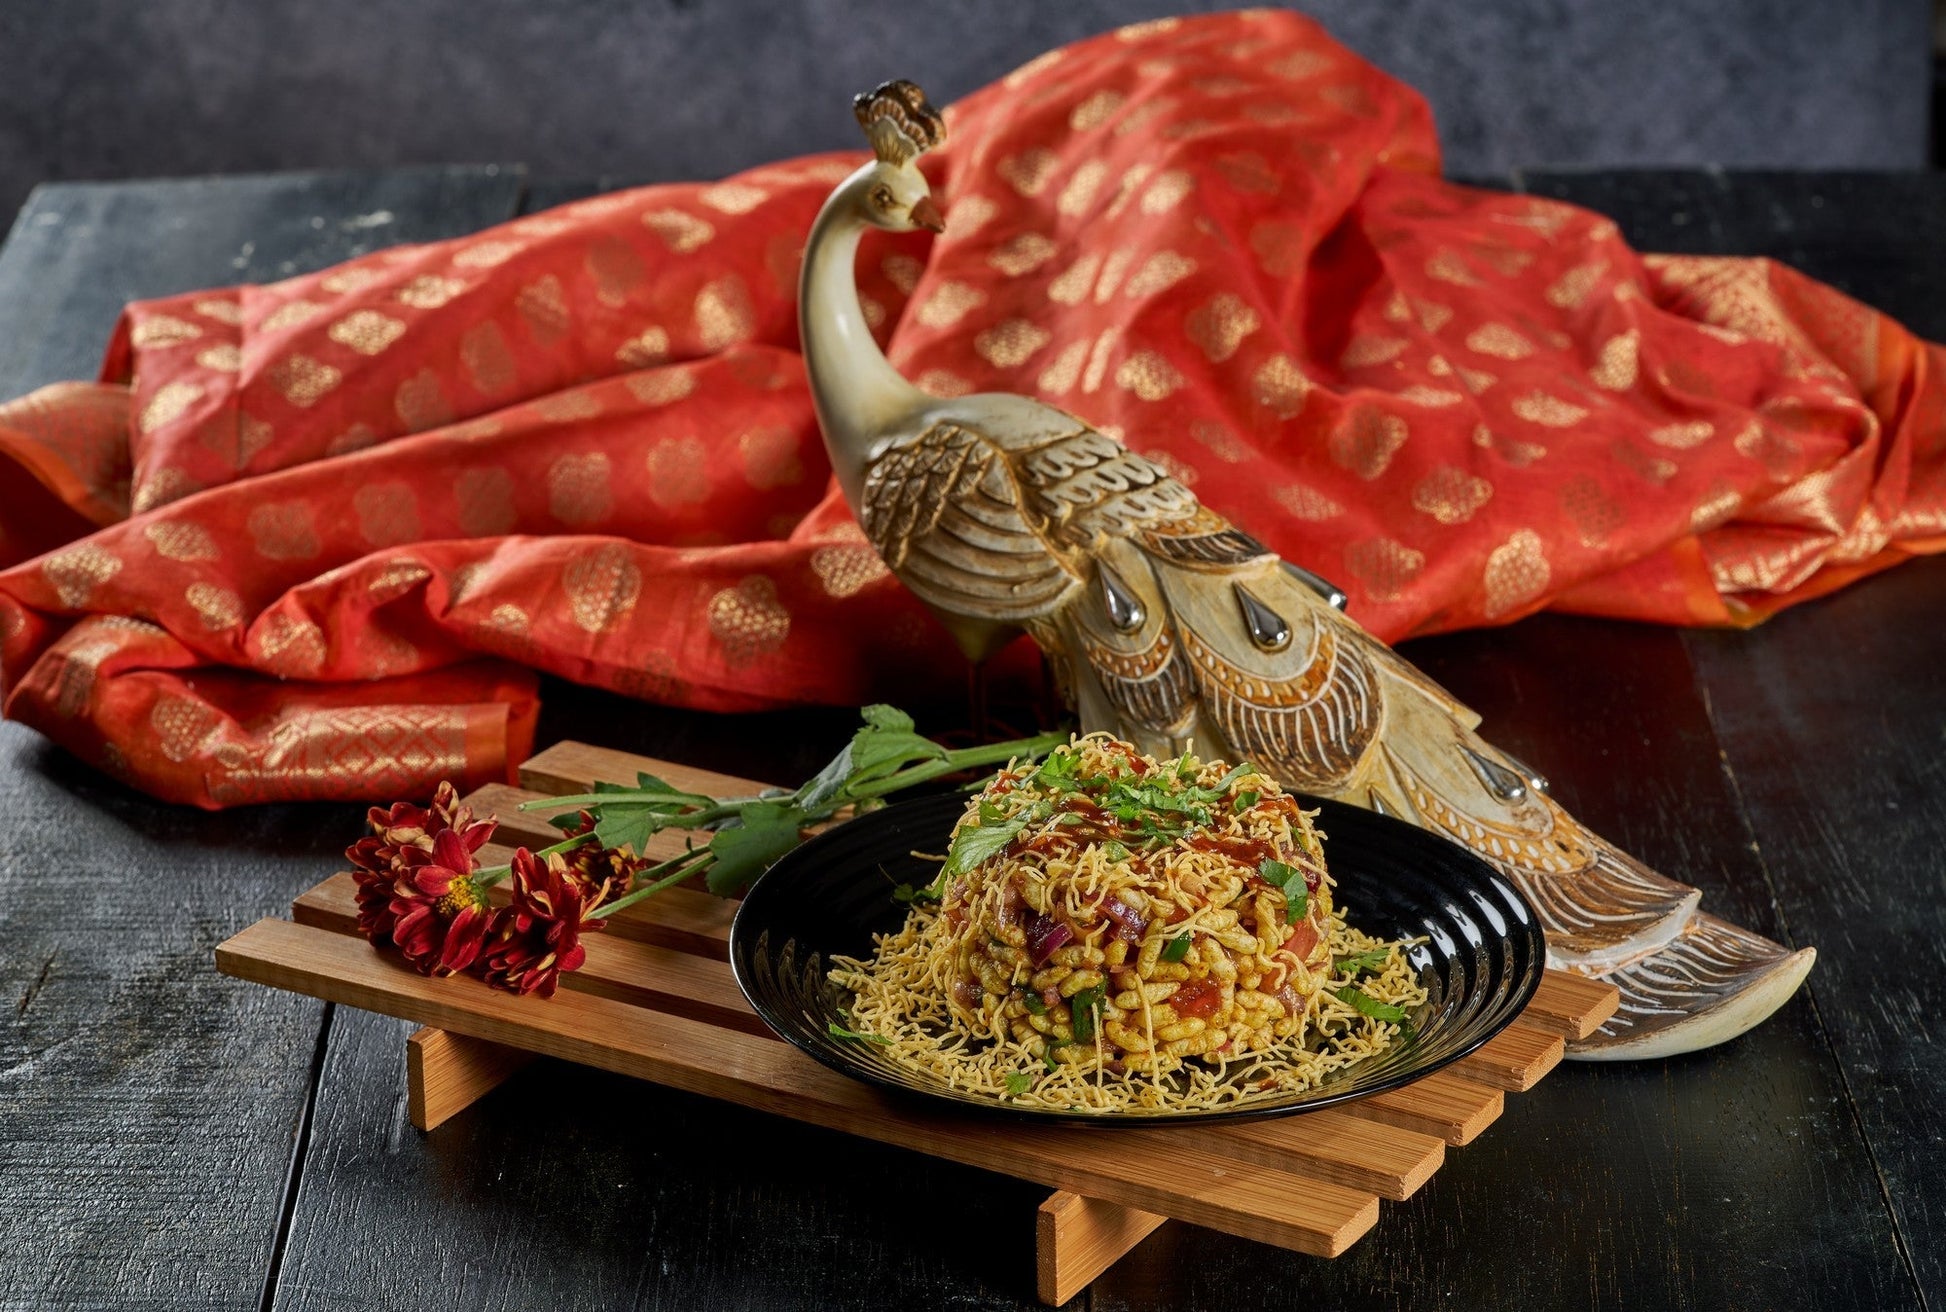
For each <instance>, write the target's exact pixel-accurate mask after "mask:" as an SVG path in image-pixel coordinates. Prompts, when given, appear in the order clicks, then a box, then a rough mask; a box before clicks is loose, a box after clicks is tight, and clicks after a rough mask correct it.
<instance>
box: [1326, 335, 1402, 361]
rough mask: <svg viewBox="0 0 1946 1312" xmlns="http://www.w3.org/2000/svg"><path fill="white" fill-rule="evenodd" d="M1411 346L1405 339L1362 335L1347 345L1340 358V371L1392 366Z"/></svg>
mask: <svg viewBox="0 0 1946 1312" xmlns="http://www.w3.org/2000/svg"><path fill="white" fill-rule="evenodd" d="M1408 345H1410V343H1408V342H1407V341H1406V340H1405V338H1403V337H1386V336H1383V335H1381V334H1379V333H1360V334H1358V335H1357V336H1356V337H1354V338H1352V339H1351V340H1350V341H1349V342H1347V343H1345V353H1344V354H1343V355H1341V356H1339V357H1338V367H1339V368H1340V369H1369V368H1371V367H1372V366H1374V365H1381V364H1390V363H1391V362H1392V361H1394V360H1396V359H1398V358H1399V356H1400V355H1401V354H1402V353H1403V352H1404V351H1405V348H1406V347H1407V346H1408Z"/></svg>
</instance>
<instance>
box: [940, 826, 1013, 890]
mask: <svg viewBox="0 0 1946 1312" xmlns="http://www.w3.org/2000/svg"><path fill="white" fill-rule="evenodd" d="M1026 827H1027V817H1026V816H1024V815H1022V816H1015V817H1014V818H1013V819H1011V820H1002V821H1000V822H999V823H998V824H991V825H975V826H974V827H973V828H971V829H962V830H960V831H959V832H958V833H957V834H954V835H953V845H952V846H951V847H950V848H948V849H947V850H946V864H945V866H944V867H943V868H942V869H941V870H940V875H941V876H942V877H949V876H952V875H963V874H965V873H966V872H967V871H969V870H971V869H973V867H975V866H977V865H979V864H980V863H981V862H982V861H985V860H986V859H987V858H989V857H993V856H998V855H999V854H1000V853H1001V852H1003V851H1005V850H1006V847H1007V844H1009V843H1011V842H1013V841H1014V839H1015V838H1016V837H1017V836H1018V835H1019V834H1020V831H1021V830H1023V829H1025V828H1026Z"/></svg>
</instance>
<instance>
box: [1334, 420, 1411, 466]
mask: <svg viewBox="0 0 1946 1312" xmlns="http://www.w3.org/2000/svg"><path fill="white" fill-rule="evenodd" d="M1410 435H1411V434H1410V430H1408V429H1407V428H1406V423H1405V420H1403V419H1401V418H1399V417H1398V416H1397V415H1389V414H1386V413H1385V412H1384V411H1383V410H1379V409H1376V408H1375V407H1372V406H1369V405H1357V406H1353V407H1351V409H1350V410H1349V412H1348V413H1347V414H1346V415H1345V417H1344V419H1343V421H1342V422H1340V423H1339V425H1338V426H1337V427H1336V428H1334V429H1332V430H1331V436H1330V437H1329V438H1328V439H1326V443H1325V445H1326V447H1327V448H1328V449H1329V450H1330V452H1331V460H1332V462H1333V463H1334V464H1336V465H1338V466H1339V467H1340V468H1342V469H1349V470H1350V471H1351V472H1352V473H1354V474H1356V475H1358V477H1360V478H1363V479H1367V480H1370V479H1374V478H1377V477H1378V476H1379V475H1380V474H1383V473H1384V472H1385V470H1386V467H1387V466H1389V465H1390V464H1391V463H1392V457H1393V456H1395V455H1397V454H1398V451H1399V448H1400V447H1402V446H1404V445H1405V443H1406V439H1407V437H1409V436H1410Z"/></svg>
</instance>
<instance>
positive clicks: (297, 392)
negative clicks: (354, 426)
mask: <svg viewBox="0 0 1946 1312" xmlns="http://www.w3.org/2000/svg"><path fill="white" fill-rule="evenodd" d="M269 378H270V385H271V386H272V387H274V388H276V389H277V390H278V391H280V392H282V393H283V394H284V399H285V400H286V401H289V402H290V403H291V404H292V405H294V406H296V407H298V408H299V409H301V410H302V409H309V408H310V407H311V406H314V405H316V404H317V403H318V402H319V401H320V400H321V399H323V397H324V395H325V393H327V392H329V391H330V390H331V389H332V388H334V387H336V386H337V385H338V384H339V383H340V382H342V381H343V379H344V375H343V374H342V373H340V372H338V370H337V368H336V367H335V366H333V365H328V364H325V363H324V362H323V361H321V360H313V359H312V358H311V357H310V356H308V355H303V354H295V355H291V356H288V357H286V358H285V359H283V360H280V361H279V362H278V363H277V364H275V365H273V366H271V369H270V374H269Z"/></svg>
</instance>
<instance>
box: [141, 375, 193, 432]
mask: <svg viewBox="0 0 1946 1312" xmlns="http://www.w3.org/2000/svg"><path fill="white" fill-rule="evenodd" d="M202 398H203V389H202V387H201V385H199V384H197V383H192V382H188V381H187V380H184V379H180V378H178V379H176V380H174V381H173V382H167V383H164V384H163V385H162V386H160V387H158V388H156V389H155V395H154V396H152V397H150V398H149V403H148V404H147V405H145V406H143V407H142V417H141V419H140V420H138V421H137V422H136V427H138V428H140V429H141V430H142V432H143V433H144V434H145V435H146V434H149V433H153V432H155V430H156V429H158V428H161V427H163V426H164V425H166V424H173V423H174V422H175V421H176V420H178V419H180V418H182V416H183V412H184V411H186V410H188V409H189V407H190V406H192V405H195V404H196V402H198V401H200V400H202Z"/></svg>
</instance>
